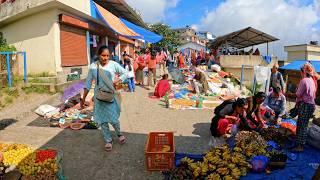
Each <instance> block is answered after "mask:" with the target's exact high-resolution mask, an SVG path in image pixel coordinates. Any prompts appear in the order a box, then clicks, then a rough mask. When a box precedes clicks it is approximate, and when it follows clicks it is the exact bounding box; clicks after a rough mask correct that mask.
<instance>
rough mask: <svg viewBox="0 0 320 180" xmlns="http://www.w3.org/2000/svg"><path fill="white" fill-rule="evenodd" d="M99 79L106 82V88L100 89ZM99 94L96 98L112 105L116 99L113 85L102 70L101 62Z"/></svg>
mask: <svg viewBox="0 0 320 180" xmlns="http://www.w3.org/2000/svg"><path fill="white" fill-rule="evenodd" d="M99 77H101V78H102V80H103V81H104V82H105V84H106V86H102V87H99V79H100V78H99ZM97 86H98V90H97V94H96V98H97V99H98V100H100V101H104V102H108V103H112V102H113V101H114V97H115V89H114V87H113V83H112V82H111V81H110V79H109V78H108V77H107V76H106V74H105V73H103V71H101V70H100V66H99V62H97Z"/></svg>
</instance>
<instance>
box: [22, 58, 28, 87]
mask: <svg viewBox="0 0 320 180" xmlns="http://www.w3.org/2000/svg"><path fill="white" fill-rule="evenodd" d="M23 69H24V72H23V76H24V77H23V80H24V83H27V82H28V80H27V53H26V52H23Z"/></svg>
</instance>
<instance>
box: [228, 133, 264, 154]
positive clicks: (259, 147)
mask: <svg viewBox="0 0 320 180" xmlns="http://www.w3.org/2000/svg"><path fill="white" fill-rule="evenodd" d="M266 148H267V142H266V141H265V140H264V139H263V138H262V136H260V135H259V134H258V133H257V132H249V131H240V132H238V134H237V135H236V147H235V148H234V150H235V151H237V152H240V153H243V154H244V155H245V156H247V157H248V158H252V157H253V156H257V155H267V154H268V153H267V151H266Z"/></svg>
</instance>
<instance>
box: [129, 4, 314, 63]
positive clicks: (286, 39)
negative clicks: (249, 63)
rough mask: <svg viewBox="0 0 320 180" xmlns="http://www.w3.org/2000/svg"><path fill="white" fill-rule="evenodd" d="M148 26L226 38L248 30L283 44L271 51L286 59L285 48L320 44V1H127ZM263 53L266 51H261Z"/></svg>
mask: <svg viewBox="0 0 320 180" xmlns="http://www.w3.org/2000/svg"><path fill="white" fill-rule="evenodd" d="M126 2H127V3H128V4H129V5H130V6H131V7H133V8H134V9H136V10H137V11H138V12H139V13H140V14H141V16H142V18H143V20H144V21H145V22H147V23H157V22H162V23H166V24H169V25H170V26H171V27H173V28H178V27H184V26H186V25H190V26H192V27H194V28H196V29H197V30H201V31H210V32H212V33H213V34H214V35H216V36H220V35H224V34H227V33H230V32H233V31H236V30H239V29H242V28H245V27H248V26H251V27H254V28H256V29H259V30H261V31H263V32H266V33H269V34H271V35H273V36H275V37H277V38H279V39H280V41H277V42H274V43H271V45H270V49H269V51H270V52H271V53H272V54H273V55H276V56H278V57H279V58H285V57H286V53H285V52H284V50H283V46H285V45H293V44H305V43H309V41H311V40H317V41H319V43H320V0H126ZM262 49H263V47H262Z"/></svg>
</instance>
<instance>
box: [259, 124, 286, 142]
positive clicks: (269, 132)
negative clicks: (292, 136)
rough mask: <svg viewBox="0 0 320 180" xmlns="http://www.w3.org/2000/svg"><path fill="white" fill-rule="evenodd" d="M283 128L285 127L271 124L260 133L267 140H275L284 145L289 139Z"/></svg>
mask: <svg viewBox="0 0 320 180" xmlns="http://www.w3.org/2000/svg"><path fill="white" fill-rule="evenodd" d="M282 130H283V128H276V127H272V126H271V127H268V128H265V129H262V131H261V132H260V135H261V136H262V137H263V138H264V139H265V140H266V141H275V142H276V143H278V144H279V145H280V146H281V147H283V146H284V145H285V144H286V142H287V141H288V135H287V134H285V133H283V132H282ZM284 131H285V130H284Z"/></svg>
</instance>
